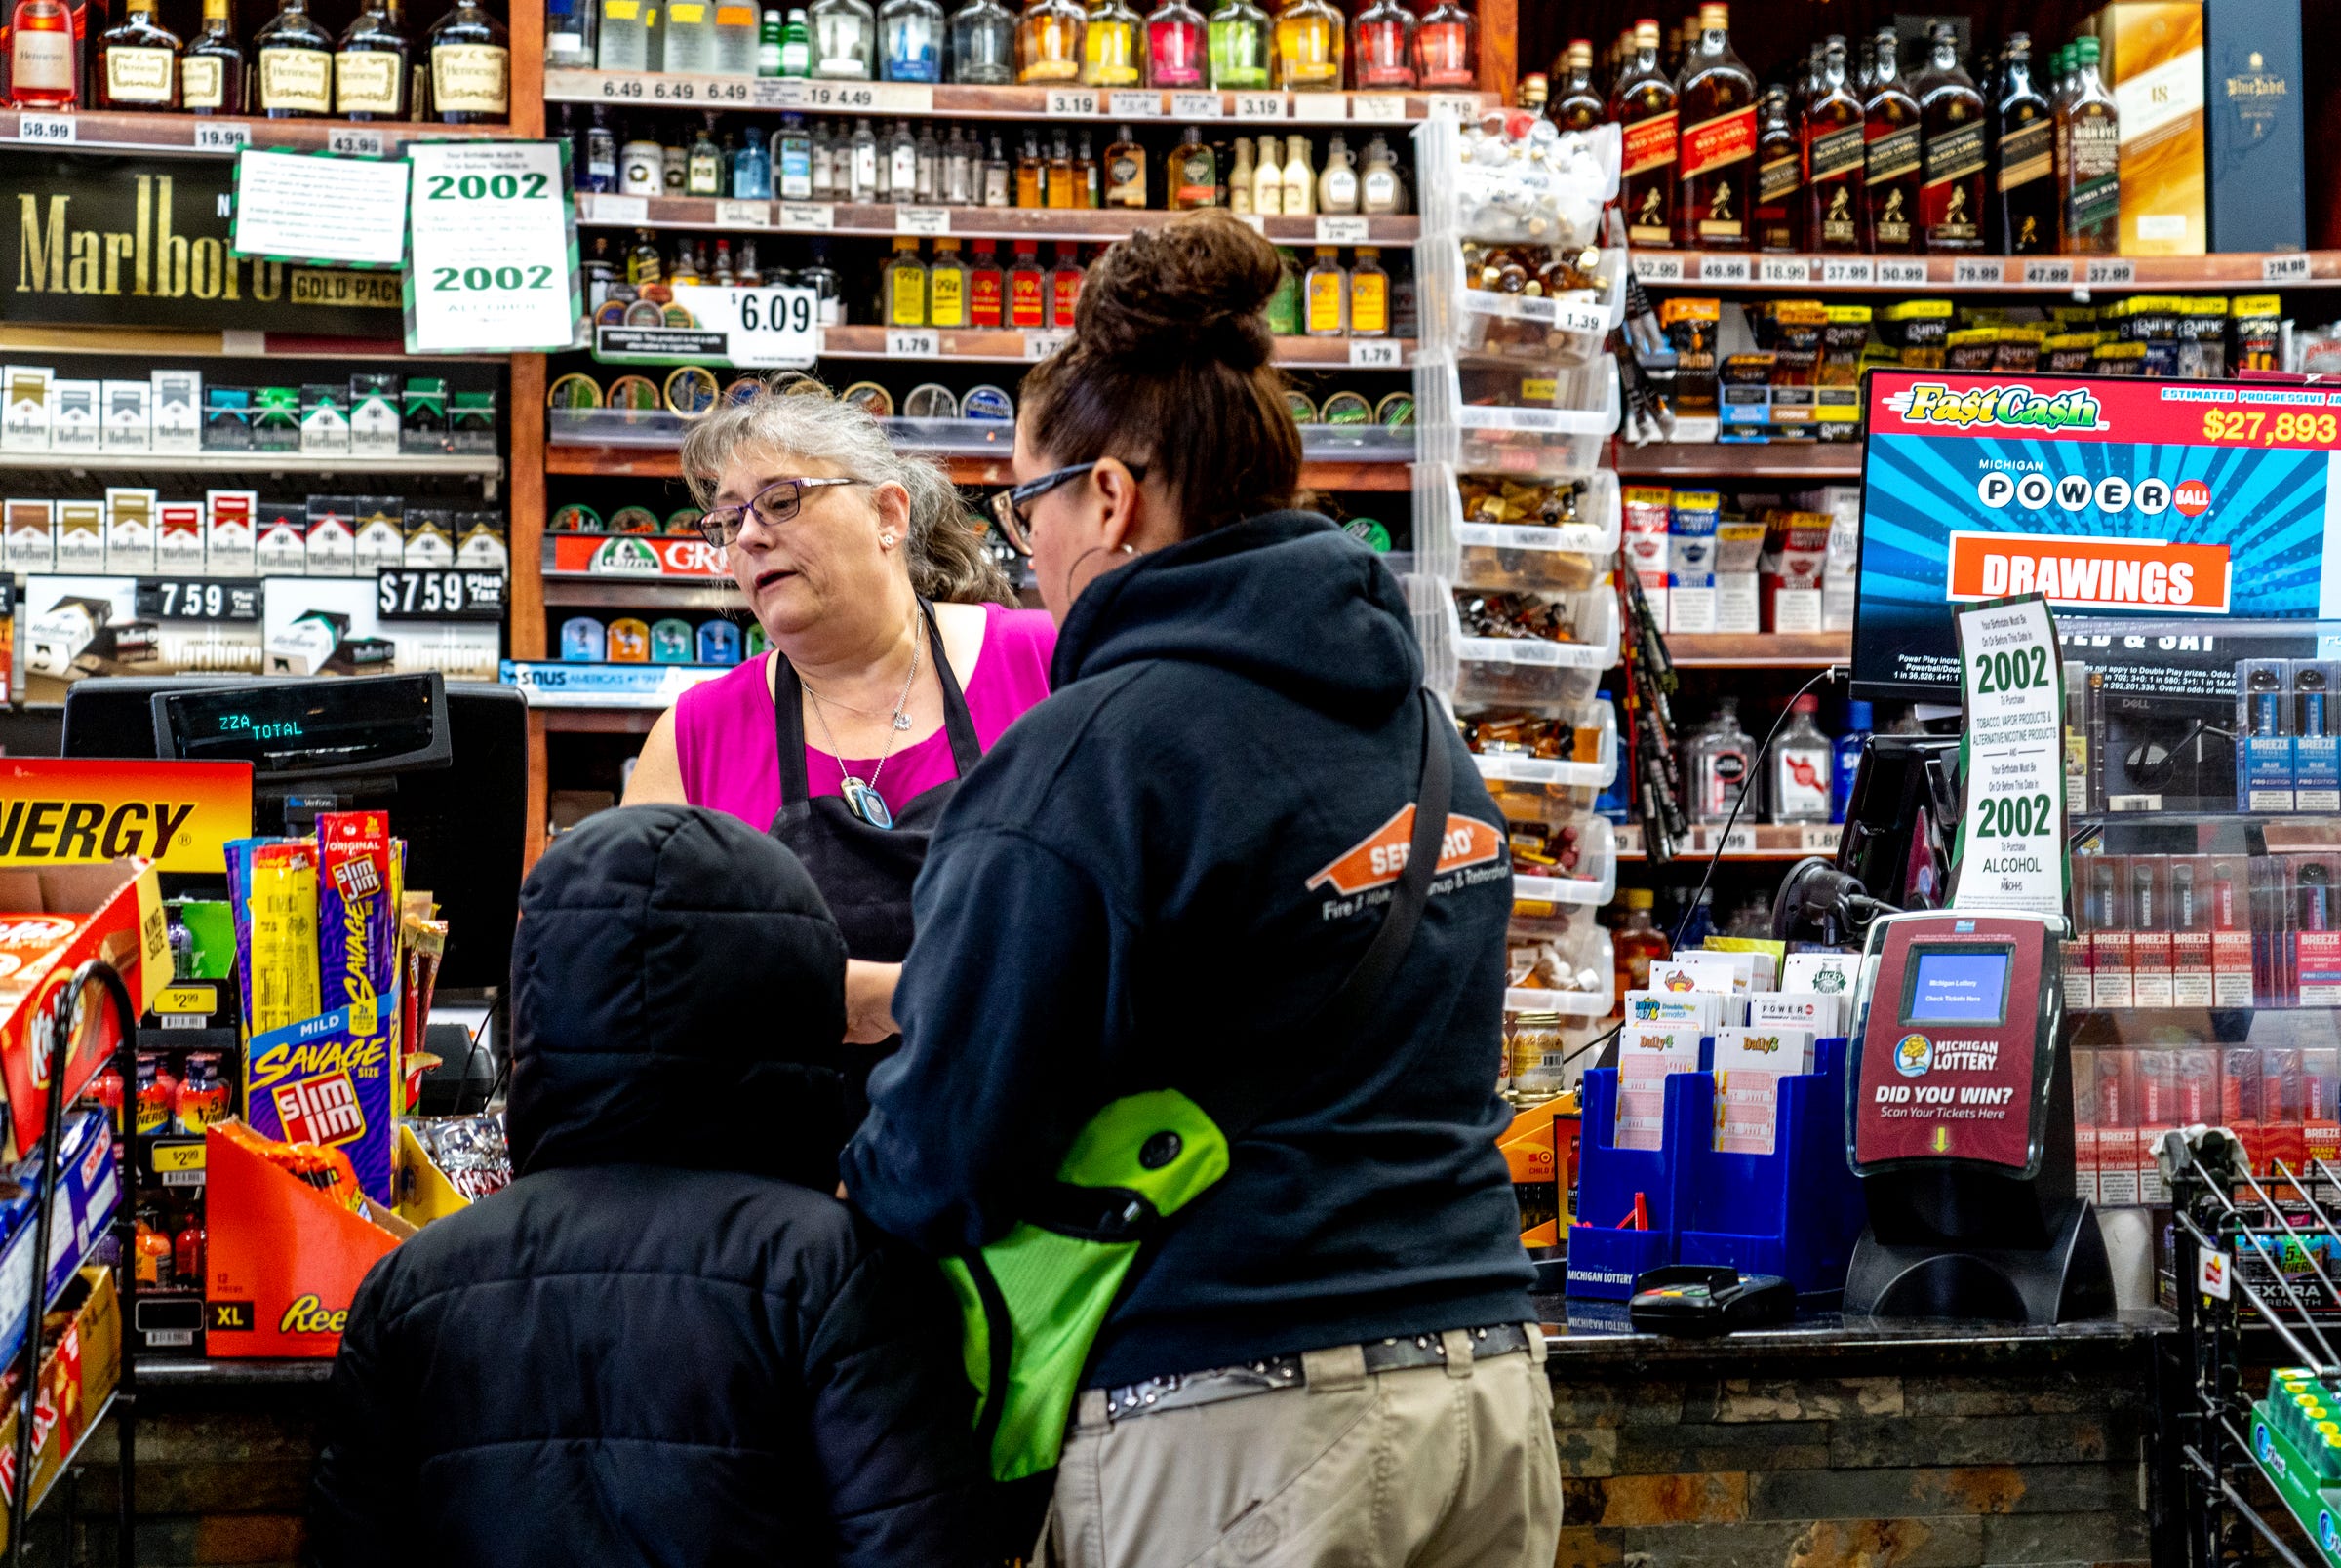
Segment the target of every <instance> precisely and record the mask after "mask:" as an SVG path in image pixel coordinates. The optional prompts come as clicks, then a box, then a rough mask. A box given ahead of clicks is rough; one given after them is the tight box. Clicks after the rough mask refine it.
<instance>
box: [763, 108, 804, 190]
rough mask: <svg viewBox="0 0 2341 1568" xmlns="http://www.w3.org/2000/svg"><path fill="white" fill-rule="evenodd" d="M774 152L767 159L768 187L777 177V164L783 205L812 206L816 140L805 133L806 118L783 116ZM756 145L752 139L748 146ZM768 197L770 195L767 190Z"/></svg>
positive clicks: (774, 141) (790, 115) (795, 115)
mask: <svg viewBox="0 0 2341 1568" xmlns="http://www.w3.org/2000/svg"><path fill="white" fill-rule="evenodd" d="M773 143H774V150H773V151H772V152H770V153H768V154H767V155H766V165H765V175H766V180H767V183H768V185H769V184H770V182H771V180H772V178H773V177H774V171H773V166H774V165H775V164H777V165H778V166H779V169H778V179H779V185H780V199H781V200H782V201H784V202H809V201H812V200H813V137H812V135H811V134H810V133H809V132H807V131H806V129H805V116H803V115H802V114H783V115H782V116H780V131H779V134H778V135H777V136H775V137H773ZM754 144H755V142H754V138H753V137H750V140H749V145H751V146H753V145H754ZM765 194H766V195H768V196H769V195H771V194H772V191H771V190H770V189H769V188H768V189H767V190H766V191H765Z"/></svg>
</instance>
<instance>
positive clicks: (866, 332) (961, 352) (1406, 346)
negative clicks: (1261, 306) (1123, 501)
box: [821, 326, 1414, 371]
mask: <svg viewBox="0 0 2341 1568" xmlns="http://www.w3.org/2000/svg"><path fill="white" fill-rule="evenodd" d="M893 330H894V329H892V328H886V327H878V326H855V327H824V328H822V329H821V358H823V359H884V360H895V361H897V362H900V361H906V360H912V359H918V360H927V359H934V360H980V361H985V362H988V363H992V364H1003V365H1011V364H1012V365H1027V364H1030V363H1032V361H1033V360H1034V359H1035V358H1036V357H1040V356H1037V355H1036V354H1035V353H1034V351H1033V346H1032V345H1033V339H1032V338H1031V337H1030V336H1028V335H1027V334H1026V333H1024V332H1023V330H1022V329H1020V328H1018V329H1001V328H968V329H964V330H963V329H954V328H949V327H941V328H930V329H927V330H928V331H931V332H932V333H934V334H935V341H936V347H937V348H938V350H939V352H937V353H936V354H934V355H932V356H929V355H902V354H891V353H889V352H887V334H888V333H890V332H892V331H893ZM1353 341H1355V342H1360V343H1368V344H1371V345H1373V346H1374V347H1376V348H1379V347H1383V346H1385V345H1387V344H1390V343H1396V344H1397V345H1398V363H1397V364H1396V365H1386V366H1376V367H1372V368H1373V369H1377V370H1393V371H1396V370H1406V369H1408V368H1409V367H1411V366H1412V365H1413V363H1414V340H1413V339H1412V338H1410V337H1405V338H1357V339H1351V338H1347V337H1280V338H1278V339H1277V340H1276V363H1277V364H1279V365H1281V366H1284V367H1286V368H1287V369H1289V370H1333V369H1340V370H1348V369H1350V368H1351V357H1350V345H1351V343H1352V342H1353Z"/></svg>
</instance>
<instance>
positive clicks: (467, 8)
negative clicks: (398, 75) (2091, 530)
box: [431, 0, 512, 125]
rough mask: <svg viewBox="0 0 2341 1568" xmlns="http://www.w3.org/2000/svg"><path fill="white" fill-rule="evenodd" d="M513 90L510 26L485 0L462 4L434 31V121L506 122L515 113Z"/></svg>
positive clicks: (459, 0)
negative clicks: (507, 44) (490, 10)
mask: <svg viewBox="0 0 2341 1568" xmlns="http://www.w3.org/2000/svg"><path fill="white" fill-rule="evenodd" d="M511 92H512V52H511V51H510V50H509V49H508V48H506V47H505V41H504V24H503V23H502V22H500V21H497V20H496V19H495V18H494V17H491V16H489V15H488V13H487V12H486V11H485V10H484V9H482V8H481V5H480V0H456V8H455V9H454V10H453V11H450V12H449V13H448V14H447V15H446V16H444V17H442V18H440V19H439V20H438V22H437V24H436V25H434V26H433V27H432V28H431V117H432V118H433V119H435V120H437V121H438V122H439V123H440V124H441V125H485V124H490V123H497V124H500V123H501V122H502V121H503V119H504V117H505V116H506V115H507V114H508V113H510V111H511V107H512V98H511Z"/></svg>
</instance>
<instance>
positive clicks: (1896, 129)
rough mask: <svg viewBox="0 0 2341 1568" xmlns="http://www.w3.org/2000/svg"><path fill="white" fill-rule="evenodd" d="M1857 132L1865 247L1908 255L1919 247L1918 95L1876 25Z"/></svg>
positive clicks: (1887, 33)
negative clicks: (1864, 161) (1864, 162)
mask: <svg viewBox="0 0 2341 1568" xmlns="http://www.w3.org/2000/svg"><path fill="white" fill-rule="evenodd" d="M1861 112H1862V135H1863V137H1864V138H1865V146H1864V149H1863V150H1864V152H1865V153H1866V154H1867V158H1868V168H1867V169H1866V170H1865V171H1864V176H1863V177H1864V181H1865V183H1866V184H1867V186H1868V189H1867V190H1866V191H1865V193H1864V194H1865V195H1866V197H1867V201H1866V203H1865V205H1866V207H1867V210H1868V211H1867V215H1866V229H1867V238H1868V240H1869V248H1870V249H1871V250H1873V251H1878V252H1883V253H1885V254H1888V255H1908V254H1910V253H1911V252H1913V251H1916V250H1917V249H1918V248H1919V173H1920V165H1921V155H1922V154H1923V152H1924V147H1923V145H1922V144H1921V141H1920V137H1921V135H1922V132H1921V130H1920V126H1919V100H1918V99H1917V98H1912V97H1911V96H1910V93H1909V91H1908V90H1907V89H1905V88H1904V87H1903V85H1902V75H1901V66H1900V62H1899V61H1898V60H1897V59H1896V58H1895V54H1894V29H1893V28H1892V26H1891V25H1888V26H1885V27H1881V28H1879V29H1878V37H1877V41H1876V49H1875V53H1874V55H1873V56H1872V65H1871V83H1870V96H1869V98H1868V100H1867V101H1866V102H1864V103H1863V104H1862V110H1861Z"/></svg>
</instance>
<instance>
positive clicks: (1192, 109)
mask: <svg viewBox="0 0 2341 1568" xmlns="http://www.w3.org/2000/svg"><path fill="white" fill-rule="evenodd" d="M544 98H545V101H546V102H548V103H614V104H620V105H623V106H625V107H627V108H637V109H644V108H679V109H729V110H740V111H764V112H776V111H782V110H800V111H804V112H808V113H814V114H824V113H825V114H918V115H925V114H933V115H949V116H952V117H954V118H958V119H964V120H1043V119H1047V120H1100V121H1120V120H1129V121H1132V122H1135V121H1139V120H1159V121H1167V122H1170V123H1173V124H1181V125H1183V124H1188V123H1192V122H1196V121H1203V120H1233V121H1236V122H1238V123H1239V124H1243V125H1248V126H1260V125H1352V124H1354V125H1360V126H1367V127H1370V126H1376V125H1388V126H1403V125H1409V124H1413V123H1417V122H1420V121H1423V120H1427V119H1429V118H1430V117H1431V114H1432V113H1433V111H1434V110H1435V109H1440V110H1449V111H1450V112H1464V111H1468V112H1470V113H1473V114H1478V113H1480V112H1482V111H1483V110H1485V109H1487V108H1488V107H1490V106H1493V105H1495V104H1497V103H1499V102H1500V101H1501V99H1500V98H1498V97H1497V96H1496V95H1495V94H1492V93H1473V92H1455V93H1420V92H1413V93H1409V92H1398V93H1297V94H1296V93H1281V92H1273V91H1267V90H1262V91H1259V92H1247V93H1213V92H1210V91H1208V90H1206V91H1199V92H1183V91H1182V92H1170V91H1165V90H1161V89H1130V88H1103V87H1082V86H1080V85H1079V84H1077V83H1061V84H1058V85H1056V86H1053V87H970V86H963V85H959V84H955V83H948V82H944V83H934V84H928V83H922V82H816V81H807V80H804V79H802V78H798V79H790V78H784V77H769V76H767V77H739V76H681V75H668V74H666V73H665V72H662V71H650V72H642V71H572V70H547V71H546V72H545V73H544Z"/></svg>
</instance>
